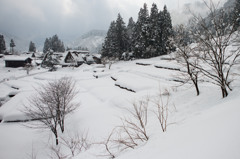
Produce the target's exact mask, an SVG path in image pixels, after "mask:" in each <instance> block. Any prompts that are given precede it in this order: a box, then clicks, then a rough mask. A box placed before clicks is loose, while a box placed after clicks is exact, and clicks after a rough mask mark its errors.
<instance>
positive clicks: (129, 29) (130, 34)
mask: <svg viewBox="0 0 240 159" xmlns="http://www.w3.org/2000/svg"><path fill="white" fill-rule="evenodd" d="M134 28H135V22H134V20H133V18H132V17H131V18H129V20H128V25H127V36H128V51H130V52H131V51H132V48H133V31H134Z"/></svg>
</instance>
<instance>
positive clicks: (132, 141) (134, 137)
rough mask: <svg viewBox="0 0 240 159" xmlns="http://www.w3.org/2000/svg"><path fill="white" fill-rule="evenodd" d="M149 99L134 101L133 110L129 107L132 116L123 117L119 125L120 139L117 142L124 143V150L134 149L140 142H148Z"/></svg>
mask: <svg viewBox="0 0 240 159" xmlns="http://www.w3.org/2000/svg"><path fill="white" fill-rule="evenodd" d="M148 103H149V99H147V100H142V101H139V102H135V103H133V110H130V109H128V112H129V113H130V116H131V119H130V118H124V119H122V125H121V126H119V127H118V129H117V132H118V139H116V140H115V142H116V143H118V144H120V145H123V148H122V150H124V149H127V148H132V149H134V148H135V147H136V146H138V142H139V141H140V142H146V141H148V139H149V136H148V134H147V128H146V126H147V123H148Z"/></svg>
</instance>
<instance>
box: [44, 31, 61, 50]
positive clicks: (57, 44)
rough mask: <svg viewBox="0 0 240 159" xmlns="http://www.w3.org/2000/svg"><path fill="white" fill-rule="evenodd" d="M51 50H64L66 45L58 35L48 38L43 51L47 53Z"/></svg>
mask: <svg viewBox="0 0 240 159" xmlns="http://www.w3.org/2000/svg"><path fill="white" fill-rule="evenodd" d="M49 50H53V51H54V52H64V51H65V47H64V44H63V42H62V41H61V40H60V39H59V38H58V36H57V35H54V36H53V37H50V38H46V40H45V42H44V46H43V52H44V53H47V52H48V51H49Z"/></svg>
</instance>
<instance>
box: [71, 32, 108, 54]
mask: <svg viewBox="0 0 240 159" xmlns="http://www.w3.org/2000/svg"><path fill="white" fill-rule="evenodd" d="M105 36H106V31H103V30H92V31H89V32H88V33H86V34H84V35H82V36H81V37H79V38H77V39H76V40H75V41H73V42H71V43H69V44H68V46H69V47H73V48H74V47H78V46H81V47H84V48H85V47H87V48H88V49H89V51H90V53H98V51H99V50H100V49H101V47H102V43H103V42H104V39H105Z"/></svg>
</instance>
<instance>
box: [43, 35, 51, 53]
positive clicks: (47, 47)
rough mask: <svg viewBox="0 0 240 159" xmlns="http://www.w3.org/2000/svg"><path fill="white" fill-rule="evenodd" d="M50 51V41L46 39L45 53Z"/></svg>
mask: <svg viewBox="0 0 240 159" xmlns="http://www.w3.org/2000/svg"><path fill="white" fill-rule="evenodd" d="M50 49H51V44H50V40H49V39H48V38H46V40H45V42H44V46H43V52H44V53H47V52H48V51H49V50H50Z"/></svg>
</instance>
